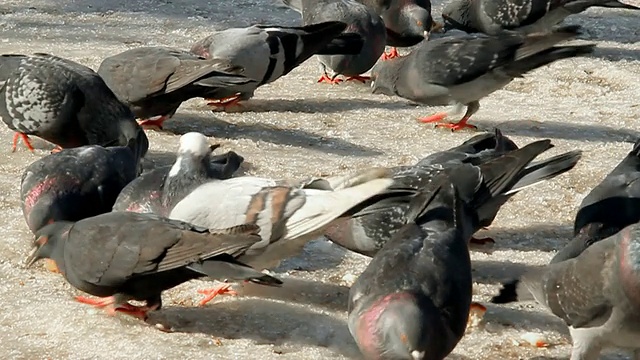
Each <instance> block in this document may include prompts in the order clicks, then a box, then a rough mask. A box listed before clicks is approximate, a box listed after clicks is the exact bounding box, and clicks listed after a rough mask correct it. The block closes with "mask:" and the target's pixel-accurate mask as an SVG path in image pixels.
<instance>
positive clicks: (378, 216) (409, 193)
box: [324, 60, 582, 257]
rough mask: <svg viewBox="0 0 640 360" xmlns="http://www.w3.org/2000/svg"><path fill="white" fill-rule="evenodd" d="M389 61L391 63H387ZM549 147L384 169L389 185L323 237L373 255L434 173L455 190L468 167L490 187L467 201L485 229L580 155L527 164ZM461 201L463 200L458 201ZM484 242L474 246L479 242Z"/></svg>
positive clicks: (546, 143)
mask: <svg viewBox="0 0 640 360" xmlns="http://www.w3.org/2000/svg"><path fill="white" fill-rule="evenodd" d="M392 61H394V60H392ZM552 146H553V145H552V144H551V141H550V140H548V139H547V140H540V141H536V142H533V143H530V144H528V145H526V146H524V147H522V148H520V149H517V150H514V151H509V152H506V153H504V154H502V155H501V156H496V157H493V158H490V159H488V160H486V161H483V162H481V163H479V164H477V165H474V164H473V163H459V164H455V163H454V164H446V163H445V164H434V165H422V166H418V165H415V166H398V167H395V168H391V169H389V171H390V172H391V173H392V174H393V181H394V183H393V185H391V186H390V187H389V188H388V189H387V190H386V191H385V192H383V193H381V194H379V195H377V196H376V197H375V198H374V199H372V200H371V201H369V202H367V203H366V204H364V206H362V207H361V208H360V209H358V211H357V212H354V213H353V214H352V215H351V217H349V218H342V219H339V220H338V221H336V222H334V223H333V224H332V225H331V226H330V227H329V228H328V229H327V230H325V233H324V234H325V236H326V237H327V238H328V239H329V240H331V241H332V242H334V243H336V244H338V245H340V246H342V247H344V248H347V249H349V250H351V251H354V252H357V253H360V254H362V255H366V256H370V257H373V256H375V255H376V254H377V252H378V251H379V250H380V249H381V248H382V247H383V246H384V244H385V243H386V242H387V241H389V239H390V238H391V237H392V236H393V234H394V233H395V232H397V231H398V229H400V228H401V227H402V225H403V224H405V223H406V221H407V211H408V207H409V203H410V202H411V200H412V199H413V198H414V197H415V196H416V194H418V193H419V192H420V191H422V189H424V188H425V187H427V186H428V185H429V184H430V183H431V182H432V181H433V179H434V177H436V176H439V175H440V174H442V173H444V174H448V175H447V176H449V178H450V180H451V182H453V183H454V184H455V185H456V186H457V187H458V188H462V187H464V186H469V185H468V181H469V179H468V178H466V177H464V176H461V175H459V174H458V172H459V171H462V170H460V169H465V168H467V167H469V166H471V167H473V168H474V169H477V171H480V172H481V173H482V175H483V176H484V178H485V182H487V183H488V184H491V186H495V188H491V194H492V197H491V198H488V199H485V200H486V201H485V202H470V205H472V206H473V208H474V210H475V211H476V212H477V213H478V216H479V225H478V227H477V228H476V229H475V231H478V230H480V228H481V227H486V226H489V225H491V223H492V222H493V220H494V219H495V217H496V215H497V213H498V211H499V210H500V207H501V206H502V205H504V204H505V203H506V202H507V201H508V200H509V199H510V198H511V197H512V196H513V195H515V194H516V193H517V192H519V191H521V190H523V189H525V188H527V187H530V186H534V185H536V184H539V183H541V182H543V181H545V180H548V179H552V178H554V177H556V176H558V175H560V174H562V173H564V172H566V171H569V170H570V169H572V168H573V167H574V166H575V165H576V164H577V162H578V160H579V159H580V157H581V154H582V153H581V151H570V152H567V153H564V154H560V155H557V156H553V157H550V158H548V159H545V160H541V161H538V162H535V163H532V161H533V160H534V159H535V158H536V157H537V156H539V155H540V154H541V153H543V152H545V151H547V150H548V149H550V148H551V147H552ZM463 200H465V201H466V200H467V199H463ZM483 240H485V239H478V240H476V241H474V242H480V243H483V242H484V241H483Z"/></svg>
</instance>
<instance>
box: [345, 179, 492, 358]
mask: <svg viewBox="0 0 640 360" xmlns="http://www.w3.org/2000/svg"><path fill="white" fill-rule="evenodd" d="M467 170H471V171H470V172H468V173H467V174H466V175H470V176H471V177H470V178H469V181H470V182H473V183H474V184H475V186H471V187H468V188H467V189H466V190H470V193H468V194H466V196H467V197H468V198H473V197H474V194H473V192H475V191H476V190H477V192H478V193H481V192H483V191H484V192H486V187H483V186H482V185H483V182H482V181H483V180H482V176H481V174H480V173H479V172H474V171H473V170H472V168H467ZM434 185H436V186H434ZM479 196H481V195H479ZM409 211H410V213H412V215H411V216H410V217H409V222H408V223H407V225H404V226H403V227H402V228H401V229H400V230H398V232H397V233H396V234H395V235H394V236H393V237H392V238H391V240H389V241H388V242H387V243H386V244H385V246H384V247H383V248H382V249H380V251H379V252H378V254H377V255H376V256H375V257H374V258H373V259H372V260H371V262H370V263H369V265H368V266H367V268H366V269H365V270H364V271H363V272H362V274H361V275H360V276H359V277H358V279H357V280H356V281H355V283H354V284H353V285H352V286H351V289H350V291H349V308H348V312H349V330H350V332H351V334H352V336H353V337H354V339H355V340H356V343H357V344H358V347H359V348H360V351H361V352H362V354H363V355H364V358H365V359H367V360H374V359H375V360H405V359H406V360H442V359H444V358H445V357H446V356H447V355H448V354H449V353H451V351H452V350H453V349H454V348H455V346H456V345H457V344H458V342H459V341H460V339H461V338H462V336H463V335H464V332H465V329H466V327H467V319H468V316H469V310H470V307H471V296H472V280H471V259H470V257H469V249H468V248H467V242H468V241H469V239H470V238H471V235H472V234H473V231H474V230H473V227H474V224H473V223H474V221H476V220H477V215H475V214H474V211H473V210H471V209H470V207H468V206H467V205H466V204H465V203H464V201H463V200H462V199H461V196H460V194H459V190H458V189H457V188H456V187H455V186H454V185H453V184H452V183H451V182H450V181H448V179H447V177H446V176H439V179H435V180H434V183H432V184H431V186H430V187H429V188H427V189H425V191H424V192H423V193H421V194H420V195H419V196H417V197H416V198H414V200H413V202H412V204H411V207H410V210H409Z"/></svg>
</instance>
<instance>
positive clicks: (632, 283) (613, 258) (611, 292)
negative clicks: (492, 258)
mask: <svg viewBox="0 0 640 360" xmlns="http://www.w3.org/2000/svg"><path fill="white" fill-rule="evenodd" d="M639 249H640V224H639V223H636V224H633V225H630V226H628V227H626V228H624V229H623V230H621V231H620V232H618V233H616V234H615V235H613V236H610V237H608V238H606V239H604V240H602V241H599V242H596V243H595V244H593V245H591V246H590V247H588V248H587V249H585V250H584V251H583V252H582V253H581V254H580V255H578V256H577V257H575V258H572V259H568V260H565V261H560V262H557V263H552V264H549V265H547V266H545V267H542V268H537V269H532V270H530V271H528V272H527V273H525V274H524V275H523V276H522V277H521V278H520V281H519V283H518V284H517V289H516V291H517V293H518V298H520V299H528V298H529V297H527V296H528V295H529V294H531V295H533V298H534V299H535V300H536V301H537V302H538V303H540V304H541V305H543V306H545V307H546V308H548V309H549V310H550V311H551V312H552V313H553V314H554V315H555V316H557V317H559V318H561V319H562V320H563V321H564V322H565V323H566V324H567V326H569V332H570V333H571V338H572V340H573V349H572V351H571V360H596V359H598V358H599V355H600V352H601V350H602V349H605V348H610V347H620V348H625V349H628V350H632V351H634V357H633V358H634V359H640V343H638V337H639V336H640V320H639V319H638V316H637V314H638V312H637V309H638V307H639V306H640V298H639V297H638V294H640V286H639V284H640V272H639V270H638V265H637V264H638V263H640V252H639ZM500 300H501V299H500V295H498V296H496V297H494V298H493V299H492V302H494V303H501V301H500Z"/></svg>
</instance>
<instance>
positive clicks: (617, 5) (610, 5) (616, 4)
mask: <svg viewBox="0 0 640 360" xmlns="http://www.w3.org/2000/svg"><path fill="white" fill-rule="evenodd" d="M596 6H600V7H605V8H614V9H628V10H640V7H637V6H634V5H631V4H625V3H622V2H620V1H617V0H614V1H609V2H606V3H604V4H598V5H596Z"/></svg>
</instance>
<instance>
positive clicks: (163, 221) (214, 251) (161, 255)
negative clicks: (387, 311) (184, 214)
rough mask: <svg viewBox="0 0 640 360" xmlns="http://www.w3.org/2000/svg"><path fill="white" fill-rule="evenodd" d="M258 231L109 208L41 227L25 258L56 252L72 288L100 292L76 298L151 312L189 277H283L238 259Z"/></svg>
mask: <svg viewBox="0 0 640 360" xmlns="http://www.w3.org/2000/svg"><path fill="white" fill-rule="evenodd" d="M257 231H258V228H257V226H255V225H241V226H237V227H232V228H228V229H223V230H208V229H205V228H200V227H197V226H193V225H191V224H187V223H184V222H181V221H176V220H169V219H167V218H163V217H160V216H156V215H152V214H137V213H131V212H110V213H106V214H102V215H98V216H94V217H90V218H87V219H83V220H80V221H78V222H70V221H57V222H54V223H52V224H49V225H47V226H45V227H43V228H42V229H40V230H38V232H37V233H36V239H35V242H34V248H33V251H32V252H31V253H30V254H29V256H28V258H27V264H26V265H27V267H29V266H31V265H32V264H33V263H34V262H36V261H37V260H39V259H42V258H45V259H47V258H48V259H51V260H53V261H54V262H55V263H56V265H57V266H58V268H59V269H60V272H61V273H62V274H63V275H64V277H65V278H66V280H67V281H68V282H69V283H70V284H71V285H72V286H73V287H75V288H76V289H78V290H81V291H83V292H85V293H88V294H90V295H94V296H98V297H100V298H99V299H95V298H89V297H85V296H77V297H76V300H78V301H80V302H82V303H87V304H91V305H94V306H96V307H102V308H106V310H107V311H108V313H109V314H115V313H116V312H123V313H125V314H128V315H132V316H136V317H140V318H142V319H146V316H147V312H148V311H152V310H157V309H160V308H161V306H162V299H161V293H162V291H164V290H168V289H170V288H173V287H175V286H177V285H180V284H182V283H184V282H187V281H189V280H192V279H197V278H202V277H205V276H208V277H210V278H213V279H234V280H235V279H237V280H247V281H251V282H255V283H258V284H263V285H271V286H278V285H280V284H282V282H281V281H280V280H278V279H276V278H274V277H271V276H269V275H265V274H263V273H261V272H258V271H256V270H254V269H252V268H251V267H249V266H247V265H245V264H242V263H241V262H239V261H237V260H236V258H237V257H238V256H240V255H242V254H243V253H244V252H245V251H247V249H248V248H249V247H251V246H252V245H254V244H255V243H257V242H259V241H261V238H260V236H259V235H258V234H257ZM129 300H136V301H145V302H146V304H145V306H141V307H138V306H134V305H131V304H130V303H129Z"/></svg>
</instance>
